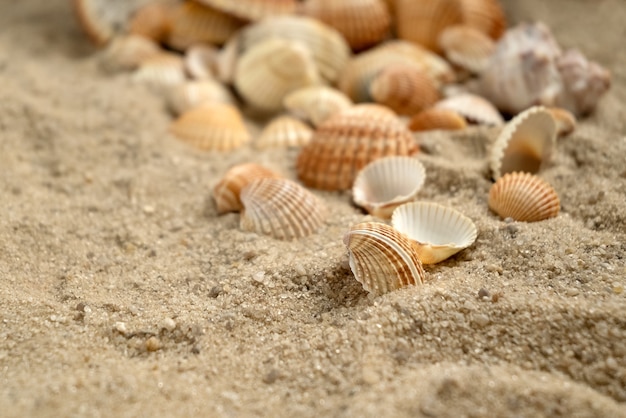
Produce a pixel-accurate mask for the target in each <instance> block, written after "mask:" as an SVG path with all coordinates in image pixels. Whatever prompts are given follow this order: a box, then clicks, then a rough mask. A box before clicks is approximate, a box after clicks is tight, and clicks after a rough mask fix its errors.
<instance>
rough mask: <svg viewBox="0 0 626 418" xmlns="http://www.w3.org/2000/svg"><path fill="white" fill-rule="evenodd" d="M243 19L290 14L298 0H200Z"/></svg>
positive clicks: (259, 18) (258, 18)
mask: <svg viewBox="0 0 626 418" xmlns="http://www.w3.org/2000/svg"><path fill="white" fill-rule="evenodd" d="M198 1H199V2H200V3H204V4H206V5H208V6H211V7H214V8H215V9H217V10H221V11H223V12H226V13H228V14H231V15H233V16H237V17H239V18H241V19H245V20H251V21H257V20H261V19H263V18H267V17H270V16H276V15H283V14H290V13H293V12H295V10H296V4H297V2H296V0H198Z"/></svg>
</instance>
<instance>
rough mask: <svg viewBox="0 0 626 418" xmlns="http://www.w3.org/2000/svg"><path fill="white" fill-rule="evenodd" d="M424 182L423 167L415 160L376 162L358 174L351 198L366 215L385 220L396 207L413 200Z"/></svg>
mask: <svg viewBox="0 0 626 418" xmlns="http://www.w3.org/2000/svg"><path fill="white" fill-rule="evenodd" d="M425 179H426V171H425V170H424V166H423V165H422V163H421V162H420V161H419V160H418V159H416V158H413V157H397V156H394V157H384V158H380V159H378V160H376V161H373V162H371V163H369V164H368V165H367V166H365V168H363V170H361V171H360V172H359V174H358V175H357V177H356V180H354V186H353V187H352V198H353V199H354V203H355V204H357V205H358V206H361V207H362V208H364V209H365V210H367V211H368V212H369V213H370V214H372V215H374V216H377V217H379V218H383V219H387V218H390V217H391V213H392V212H393V210H394V209H395V208H396V207H398V206H400V205H401V204H403V203H406V202H410V201H411V200H413V199H415V197H416V196H417V193H418V192H419V191H420V190H421V188H422V185H423V184H424V180H425Z"/></svg>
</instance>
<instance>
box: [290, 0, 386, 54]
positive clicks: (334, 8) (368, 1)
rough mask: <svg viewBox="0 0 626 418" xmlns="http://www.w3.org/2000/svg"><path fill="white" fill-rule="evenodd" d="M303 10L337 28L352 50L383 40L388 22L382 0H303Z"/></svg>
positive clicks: (308, 14) (306, 13)
mask: <svg viewBox="0 0 626 418" xmlns="http://www.w3.org/2000/svg"><path fill="white" fill-rule="evenodd" d="M302 12H303V13H304V14H305V15H307V16H311V17H314V18H316V19H318V20H320V21H322V22H324V23H326V24H327V25H329V26H332V27H333V28H335V29H337V30H338V31H339V32H340V33H341V34H342V35H343V36H344V37H345V39H346V41H348V44H349V45H350V47H352V49H354V50H359V49H363V48H366V47H369V46H371V45H374V44H377V43H378V42H380V41H382V40H383V39H385V38H386V37H387V36H388V35H389V28H390V26H391V16H390V15H389V10H388V9H387V7H386V5H385V3H384V2H383V1H382V0H342V1H337V0H306V1H305V2H304V3H303V6H302Z"/></svg>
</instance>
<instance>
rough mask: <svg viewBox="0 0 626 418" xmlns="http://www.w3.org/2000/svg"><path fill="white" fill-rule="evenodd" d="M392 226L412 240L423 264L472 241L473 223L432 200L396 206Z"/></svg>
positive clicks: (433, 262)
mask: <svg viewBox="0 0 626 418" xmlns="http://www.w3.org/2000/svg"><path fill="white" fill-rule="evenodd" d="M391 224H392V225H393V227H394V228H396V229H397V230H398V231H400V232H401V233H403V234H406V235H407V236H408V237H409V238H410V239H412V240H414V241H415V242H416V245H415V248H416V251H417V253H418V258H419V259H420V261H421V262H422V263H423V264H435V263H439V262H440V261H443V260H445V259H446V258H448V257H451V256H453V255H454V254H456V253H458V252H459V251H461V250H462V249H464V248H467V247H469V246H470V245H472V244H473V243H474V241H476V237H477V235H478V230H477V229H476V225H475V224H474V222H473V221H472V220H471V219H470V218H468V217H467V216H465V215H463V214H462V213H460V212H459V211H457V210H455V209H452V208H450V207H447V206H443V205H440V204H438V203H434V202H411V203H406V204H404V205H401V206H398V207H397V208H396V210H395V211H394V212H393V214H392V216H391Z"/></svg>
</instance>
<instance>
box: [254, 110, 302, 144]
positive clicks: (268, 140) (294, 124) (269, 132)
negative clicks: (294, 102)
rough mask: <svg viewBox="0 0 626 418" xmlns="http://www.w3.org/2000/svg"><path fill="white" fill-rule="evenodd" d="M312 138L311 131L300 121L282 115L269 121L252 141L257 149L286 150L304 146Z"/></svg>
mask: <svg viewBox="0 0 626 418" xmlns="http://www.w3.org/2000/svg"><path fill="white" fill-rule="evenodd" d="M312 137H313V129H311V127H310V126H309V125H307V124H306V123H304V122H302V121H301V120H300V119H296V118H294V117H293V116H287V115H282V116H278V117H277V118H274V119H273V120H271V121H270V122H269V123H268V124H267V125H266V126H265V128H263V131H262V132H261V134H260V135H259V137H258V138H257V139H256V140H255V141H254V145H255V146H256V147H257V148H287V147H300V146H303V145H306V144H308V143H309V141H311V138H312Z"/></svg>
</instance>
